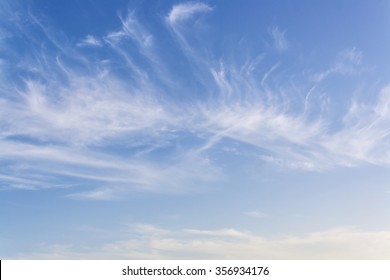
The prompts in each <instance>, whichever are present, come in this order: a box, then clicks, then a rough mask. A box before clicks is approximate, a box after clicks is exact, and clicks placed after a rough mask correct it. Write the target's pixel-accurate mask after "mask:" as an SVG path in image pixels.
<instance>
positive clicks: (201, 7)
mask: <svg viewBox="0 0 390 280" xmlns="http://www.w3.org/2000/svg"><path fill="white" fill-rule="evenodd" d="M212 10H213V9H212V8H211V7H210V6H208V5H207V4H204V3H201V2H189V3H182V4H177V5H174V6H173V7H172V9H171V10H170V12H169V13H168V15H167V17H166V20H167V21H168V23H169V24H171V25H174V24H177V23H180V22H181V21H185V20H187V19H190V18H191V17H193V16H194V15H195V14H198V13H204V12H210V11H212Z"/></svg>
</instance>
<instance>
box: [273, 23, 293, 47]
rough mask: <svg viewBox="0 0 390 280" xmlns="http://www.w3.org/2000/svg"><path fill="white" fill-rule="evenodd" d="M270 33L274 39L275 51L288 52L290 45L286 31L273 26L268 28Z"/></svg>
mask: <svg viewBox="0 0 390 280" xmlns="http://www.w3.org/2000/svg"><path fill="white" fill-rule="evenodd" d="M268 33H269V34H270V36H271V38H272V45H273V47H274V48H275V50H277V51H280V52H283V51H286V50H288V48H289V47H290V43H289V42H288V40H287V38H286V35H285V33H286V32H285V31H281V30H280V29H279V27H277V26H272V27H270V28H268Z"/></svg>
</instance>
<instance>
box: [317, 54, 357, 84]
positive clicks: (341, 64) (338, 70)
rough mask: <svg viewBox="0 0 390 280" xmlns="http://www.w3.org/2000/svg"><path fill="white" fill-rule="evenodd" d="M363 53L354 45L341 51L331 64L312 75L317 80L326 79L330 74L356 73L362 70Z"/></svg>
mask: <svg viewBox="0 0 390 280" xmlns="http://www.w3.org/2000/svg"><path fill="white" fill-rule="evenodd" d="M362 64H363V53H362V52H361V51H360V50H358V49H357V48H356V47H353V48H350V49H345V50H343V51H341V52H340V53H339V54H338V55H337V58H336V60H335V62H334V63H333V65H332V66H331V67H330V68H329V69H327V70H325V71H323V72H321V73H318V74H316V75H315V76H314V79H315V80H316V81H318V82H320V81H322V80H324V79H326V78H327V77H329V76H330V75H333V74H338V75H358V74H360V73H361V72H362V70H363V67H362Z"/></svg>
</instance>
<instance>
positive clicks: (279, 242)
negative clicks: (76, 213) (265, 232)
mask: <svg viewBox="0 0 390 280" xmlns="http://www.w3.org/2000/svg"><path fill="white" fill-rule="evenodd" d="M128 234H129V235H132V236H133V237H132V238H129V239H122V240H120V241H117V242H112V243H108V244H104V245H101V246H99V247H98V248H85V247H84V248H83V249H82V250H80V249H77V247H76V246H75V245H72V244H67V245H62V244H58V245H53V246H51V247H49V248H42V249H41V250H40V252H38V253H34V254H21V255H18V256H16V258H22V259H23V258H28V259H212V260H219V259H227V260H234V259H253V260H254V259H267V260H285V259H288V260H305V259H319V260H334V259H336V260H344V259H347V260H349V259H353V260H355V259H356V260H358V259H359V260H378V259H388V258H389V257H390V255H389V250H390V240H389V238H388V236H389V232H387V231H362V230H357V229H354V228H335V229H330V230H325V231H320V232H313V233H309V234H306V235H302V236H297V235H287V236H282V237H275V238H267V237H263V236H261V235H259V234H255V233H251V232H244V231H239V230H236V229H219V230H195V229H181V230H168V229H164V228H159V227H156V226H154V225H145V224H139V225H135V226H134V227H133V228H132V229H131V230H130V232H129V233H128Z"/></svg>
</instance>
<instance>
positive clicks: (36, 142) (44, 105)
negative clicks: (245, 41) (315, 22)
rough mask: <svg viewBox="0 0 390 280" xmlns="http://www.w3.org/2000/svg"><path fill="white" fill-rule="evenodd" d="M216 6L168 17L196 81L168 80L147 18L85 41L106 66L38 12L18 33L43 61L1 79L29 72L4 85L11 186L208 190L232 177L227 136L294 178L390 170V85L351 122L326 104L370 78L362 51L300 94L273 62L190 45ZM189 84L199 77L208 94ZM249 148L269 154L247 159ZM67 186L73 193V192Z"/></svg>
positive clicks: (14, 65)
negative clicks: (340, 82) (197, 22)
mask: <svg viewBox="0 0 390 280" xmlns="http://www.w3.org/2000/svg"><path fill="white" fill-rule="evenodd" d="M211 10H212V8H211V7H209V6H208V5H206V4H204V3H185V4H178V5H175V6H173V7H172V9H171V10H170V12H169V13H168V15H167V16H166V22H167V23H168V29H167V30H166V32H169V31H173V34H174V35H175V36H176V37H175V38H177V39H178V40H177V41H176V43H178V44H179V47H181V48H182V50H185V51H186V50H187V51H188V52H187V58H188V61H189V63H188V65H187V66H188V67H187V66H183V68H184V69H185V70H186V71H182V72H183V73H184V72H186V73H184V74H183V73H178V72H175V71H167V70H166V69H169V68H170V66H169V65H167V64H169V63H167V62H166V60H164V53H161V52H160V51H159V48H158V47H159V46H158V44H159V41H157V40H156V39H155V37H154V36H153V34H152V32H149V31H148V30H147V29H146V28H145V27H144V26H143V25H142V23H141V22H140V21H139V20H137V19H136V15H135V12H131V11H128V12H127V14H125V15H124V16H119V20H120V24H119V26H118V28H116V29H114V30H105V31H104V32H103V34H106V35H104V36H102V37H101V38H97V37H93V36H92V35H87V36H86V37H85V38H80V40H79V42H82V43H83V42H84V43H85V44H89V45H93V46H95V45H96V46H97V45H99V44H101V45H100V47H101V48H104V50H105V51H104V52H103V53H105V54H104V55H103V56H100V54H98V53H96V57H95V56H94V58H91V57H89V56H87V55H86V54H85V49H84V48H74V46H73V47H72V46H71V45H70V44H69V43H68V40H67V39H66V37H65V38H63V37H61V36H56V35H55V34H56V33H55V32H53V30H52V29H51V28H48V27H47V26H45V25H44V24H42V22H41V21H39V20H38V18H36V17H35V16H34V15H32V14H31V13H30V14H29V18H30V20H31V21H32V22H34V23H35V24H34V25H32V26H24V25H20V24H19V25H17V24H16V25H15V26H8V27H7V28H9V29H11V31H13V32H8V33H9V34H17V33H18V32H17V31H21V32H22V31H23V34H28V36H27V39H24V40H22V41H20V42H19V41H18V43H20V44H22V45H23V46H25V47H26V49H30V50H31V52H30V53H27V54H26V55H25V56H24V57H23V59H21V58H19V56H16V55H15V56H7V57H4V58H3V59H2V60H1V61H0V72H2V73H20V75H13V78H12V79H5V80H4V83H2V85H1V88H0V90H1V96H0V128H1V129H0V148H1V149H0V161H1V163H2V164H3V167H2V170H1V173H2V176H1V180H2V182H5V184H4V185H7V186H9V188H24V189H42V188H50V187H53V188H60V187H61V188H69V190H70V191H69V193H68V197H70V198H77V199H96V200H99V199H115V198H117V197H120V196H121V194H128V193H129V192H130V191H131V190H134V189H137V190H144V191H155V192H175V193H181V192H187V191H189V190H191V191H198V189H199V187H197V186H199V185H202V186H205V188H206V187H207V186H211V185H213V184H214V183H215V182H216V181H218V180H223V178H224V177H225V176H226V175H224V172H225V171H224V170H223V167H222V166H219V163H218V161H217V160H214V159H213V157H212V156H211V155H212V152H213V151H214V149H215V150H217V149H219V148H221V145H220V143H221V142H222V141H223V140H224V139H228V140H231V141H232V142H236V143H244V144H246V145H243V146H242V147H244V148H242V149H243V150H242V151H236V153H237V154H251V157H252V158H251V159H252V160H262V161H264V162H267V163H270V164H274V165H281V166H283V167H285V168H295V169H304V170H322V169H325V168H335V167H338V166H354V165H360V164H367V163H370V164H377V165H385V166H388V165H390V154H389V152H388V151H389V150H390V149H389V148H390V147H389V144H388V142H389V141H388V140H389V130H388V127H389V122H390V116H389V114H390V113H389V112H390V109H389V107H390V106H389V104H390V94H389V92H390V90H389V87H386V86H384V87H383V88H382V89H379V90H378V92H375V91H373V90H371V91H373V92H372V95H373V96H376V98H377V99H376V100H375V99H373V100H372V102H371V103H367V102H363V101H361V100H359V99H355V100H351V105H350V107H345V108H342V110H344V111H341V112H338V116H342V117H341V118H340V117H338V118H337V119H336V118H334V116H332V115H331V114H328V113H329V112H325V111H324V110H323V109H324V107H326V104H325V102H323V100H321V99H319V98H318V95H316V93H317V91H320V89H321V81H322V80H323V79H325V77H326V76H328V75H330V74H331V73H332V74H334V75H340V76H344V75H349V74H353V73H357V72H359V71H360V70H359V69H360V68H361V66H362V57H363V54H362V53H361V52H360V51H359V50H358V49H357V48H351V49H346V50H344V51H341V52H340V53H339V54H338V55H337V59H336V61H335V62H334V65H333V66H332V68H331V70H329V71H327V72H326V73H325V72H324V73H325V74H322V77H321V78H318V79H317V80H316V81H315V84H314V85H313V80H310V77H309V78H308V79H307V80H308V81H304V82H302V83H303V85H300V87H299V89H298V90H297V89H296V88H295V87H293V86H292V85H291V84H290V83H289V82H288V81H289V79H288V77H289V76H290V74H291V73H288V71H287V70H285V69H283V64H282V63H281V62H277V61H273V60H272V59H271V58H269V56H267V55H266V54H255V55H254V56H253V57H251V56H249V55H248V54H245V55H243V56H240V52H237V53H238V54H237V57H233V58H230V59H229V58H226V57H220V56H218V55H217V54H213V53H210V54H209V55H208V56H204V55H203V54H204V53H202V51H201V50H199V49H198V48H197V47H196V46H197V45H196V44H190V42H192V40H195V41H196V38H194V36H191V33H188V32H186V29H185V28H184V27H183V26H182V25H180V23H183V22H184V21H186V20H190V19H191V18H193V17H194V16H195V15H196V14H198V13H204V12H209V11H211ZM179 25H180V27H179ZM165 27H167V26H166V25H165ZM182 27H183V28H182ZM34 28H35V29H34ZM8 31H10V30H8ZM33 31H34V32H33ZM269 32H270V34H271V35H272V36H273V38H274V40H275V46H279V48H280V49H285V48H286V44H287V45H288V43H286V42H287V41H286V39H285V37H284V32H282V31H280V30H279V28H278V27H273V28H270V29H269ZM36 34H39V36H37V35H36ZM127 39H129V40H127ZM188 39H190V40H189V41H188ZM4 40H7V39H4ZM14 40H17V38H16V39H15V38H14ZM41 40H43V41H44V42H47V44H41V43H40V42H41ZM103 42H104V44H103ZM173 42H175V41H173ZM7 44H9V42H8V41H7ZM128 44H130V46H131V48H129V45H128ZM45 45H50V48H49V47H46V46H45ZM8 50H9V51H10V52H12V50H11V48H8ZM206 57H207V59H205V58H206ZM164 62H165V63H164ZM118 69H119V70H118ZM187 72H188V73H187ZM179 74H180V75H181V74H183V75H186V74H188V76H186V77H190V78H191V80H192V81H193V83H194V85H196V86H194V87H192V86H188V85H187V84H186V82H183V81H181V79H178V78H177V76H178V75H179ZM184 80H185V79H184ZM185 81H186V80H185ZM302 88H303V90H301V89H302ZM308 88H309V89H310V90H309V94H306V92H307V89H308ZM176 97H179V98H176ZM309 97H310V98H309ZM326 98H331V97H330V96H326ZM332 98H333V97H332ZM334 101H335V102H337V99H336V100H334ZM316 102H317V103H316ZM309 109H311V111H316V115H315V116H313V115H311V114H310V110H309ZM323 112H325V113H323ZM248 146H250V147H251V149H253V150H254V151H255V152H251V153H245V149H246V148H247V147H248ZM245 147H246V148H245ZM228 150H229V149H225V150H224V151H225V153H228ZM251 151H252V150H251ZM65 178H66V179H67V180H68V181H67V182H69V184H63V183H61V181H64V179H65ZM80 186H87V187H85V188H83V189H80Z"/></svg>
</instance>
